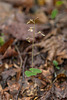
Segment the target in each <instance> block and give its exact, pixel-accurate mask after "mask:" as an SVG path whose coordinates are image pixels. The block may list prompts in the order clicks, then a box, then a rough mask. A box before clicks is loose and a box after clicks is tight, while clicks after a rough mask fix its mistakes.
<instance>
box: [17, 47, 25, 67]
mask: <svg viewBox="0 0 67 100" xmlns="http://www.w3.org/2000/svg"><path fill="white" fill-rule="evenodd" d="M15 48H16V50H17V52H18V54H19V58H20V68H21V67H22V63H23V60H22V57H21V53H20V51H19V49H18V47H17V46H15Z"/></svg>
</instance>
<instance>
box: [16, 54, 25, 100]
mask: <svg viewBox="0 0 67 100" xmlns="http://www.w3.org/2000/svg"><path fill="white" fill-rule="evenodd" d="M26 61H27V56H26V57H25V60H24V64H23V66H22V81H21V84H20V88H19V90H18V93H17V97H16V100H18V96H19V93H20V91H21V88H22V85H23V84H24V67H25V64H26Z"/></svg>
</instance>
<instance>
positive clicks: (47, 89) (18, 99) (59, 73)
mask: <svg viewBox="0 0 67 100" xmlns="http://www.w3.org/2000/svg"><path fill="white" fill-rule="evenodd" d="M33 1H34V0H30V3H28V1H27V0H25V1H24V2H23V1H22V0H21V1H19V2H18V0H15V1H13V0H10V1H9V0H3V2H2V1H1V0H0V4H2V5H1V6H0V12H1V13H0V17H1V20H0V34H1V33H4V39H5V44H4V45H3V46H0V99H1V100H66V99H67V45H66V44H67V29H66V28H67V23H66V21H67V18H66V16H67V8H66V4H65V2H64V3H63V4H62V5H63V6H64V8H63V7H62V6H60V8H61V9H60V8H58V11H59V13H58V14H57V17H56V18H55V19H53V20H52V19H51V18H50V17H51V16H50V14H51V11H52V9H53V8H52V6H55V4H54V3H55V2H53V3H52V1H49V0H48V2H47V1H46V0H45V2H41V4H42V5H40V2H38V3H36V6H40V8H39V11H38V9H33V6H35V3H34V2H33ZM38 1H39V0H38ZM5 2H6V3H5ZM7 2H8V4H7ZM31 3H32V4H31ZM46 4H47V5H46ZM4 5H5V6H4ZM29 5H30V6H29ZM43 5H44V6H45V5H46V9H45V7H43ZM6 6H7V8H8V9H5V8H6ZM49 7H50V9H49ZM2 8H3V9H2ZM24 8H26V10H24ZM54 8H55V7H54ZM31 9H33V10H35V11H34V12H36V13H33V12H32V13H31V12H30V10H31ZM31 11H32V10H31ZM41 12H42V13H41ZM34 16H35V17H36V16H37V17H40V16H41V18H42V19H40V20H38V21H37V22H36V28H35V33H36V34H35V41H34V42H35V48H34V59H33V60H34V64H33V66H34V69H37V68H38V69H40V70H41V71H42V73H39V74H37V75H36V76H31V77H28V78H27V77H26V76H25V75H24V71H25V70H29V69H30V68H31V66H32V58H31V54H32V52H31V50H32V45H31V43H32V40H33V35H32V33H31V32H29V31H28V30H29V28H30V27H33V24H32V23H31V24H29V25H27V21H28V19H30V18H34ZM39 31H41V32H42V33H43V34H44V35H45V37H43V36H41V35H40V34H38V32H39ZM28 37H30V39H31V42H30V43H28V41H27V39H26V38H28ZM53 61H57V62H58V66H59V67H60V69H57V68H56V67H55V66H54V64H53ZM40 70H39V71H40Z"/></svg>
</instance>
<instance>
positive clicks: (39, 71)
mask: <svg viewBox="0 0 67 100" xmlns="http://www.w3.org/2000/svg"><path fill="white" fill-rule="evenodd" d="M29 70H30V71H32V72H34V73H36V74H37V73H42V71H41V70H40V69H37V68H30V69H29Z"/></svg>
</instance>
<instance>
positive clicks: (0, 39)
mask: <svg viewBox="0 0 67 100" xmlns="http://www.w3.org/2000/svg"><path fill="white" fill-rule="evenodd" d="M4 43H5V41H4V39H3V38H2V37H0V46H2V45H3V44H4Z"/></svg>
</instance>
